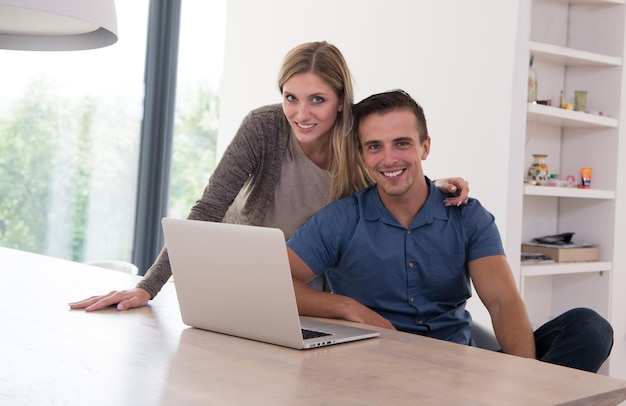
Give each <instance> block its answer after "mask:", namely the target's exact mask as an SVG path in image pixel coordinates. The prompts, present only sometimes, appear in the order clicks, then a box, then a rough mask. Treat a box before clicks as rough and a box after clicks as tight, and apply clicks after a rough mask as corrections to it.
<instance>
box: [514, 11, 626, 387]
mask: <svg viewBox="0 0 626 406" xmlns="http://www.w3.org/2000/svg"><path fill="white" fill-rule="evenodd" d="M530 1H531V2H532V3H531V5H532V7H531V18H530V38H529V41H528V43H527V47H528V55H529V57H530V55H531V54H532V55H533V56H534V64H533V66H534V69H535V71H536V73H537V77H538V83H539V84H538V99H539V100H546V99H549V100H551V102H552V103H551V104H552V105H551V106H547V105H542V104H534V103H528V105H527V110H526V111H525V114H526V143H525V145H526V147H525V151H524V157H525V165H526V166H525V168H528V166H530V164H531V162H532V155H533V154H546V155H548V158H547V163H548V166H549V168H550V170H551V172H553V173H558V175H559V178H560V179H566V177H568V176H574V177H575V179H576V183H579V182H580V168H581V167H583V166H588V167H592V168H593V175H592V180H591V189H580V188H576V187H553V186H533V185H525V186H524V189H523V209H522V230H521V231H522V242H526V241H531V240H532V238H535V237H539V236H543V235H549V234H556V233H563V232H574V233H575V234H574V238H573V241H574V242H590V243H595V244H598V246H599V248H600V260H599V261H596V262H582V263H553V264H540V265H534V264H533V265H520V267H519V270H520V271H519V277H520V289H521V292H522V296H523V298H524V300H525V302H526V304H527V307H528V310H529V314H530V317H531V322H532V323H533V324H534V325H535V326H539V325H541V324H543V323H544V322H546V321H547V320H549V319H550V318H552V317H554V316H556V315H558V314H560V313H562V312H563V311H566V310H568V309H570V308H573V307H581V306H582V307H590V308H592V309H594V310H596V311H597V312H599V313H600V314H601V315H603V316H604V317H606V318H607V319H608V320H609V321H613V320H612V317H613V311H612V310H613V307H614V306H615V305H616V304H617V303H620V299H618V298H616V296H615V292H616V287H615V283H616V281H623V277H622V276H621V275H622V274H623V272H626V269H618V268H617V267H616V266H615V262H616V261H618V262H619V263H620V264H622V263H624V262H625V261H624V260H623V259H621V258H622V257H623V256H624V253H622V252H621V251H620V249H619V247H617V244H616V243H615V241H616V239H619V238H622V237H620V236H622V235H623V234H622V232H621V231H620V230H619V228H618V227H617V225H616V221H617V219H618V218H619V217H620V216H621V214H620V212H619V210H620V207H619V205H618V202H619V199H620V196H621V194H620V192H619V187H618V186H619V185H620V184H624V183H625V180H624V177H626V173H623V174H620V173H619V172H620V170H619V169H620V166H619V162H620V157H623V156H624V152H623V150H624V147H623V146H621V145H620V138H623V136H620V134H622V133H624V129H623V128H622V127H623V124H622V123H621V120H620V112H621V110H622V107H621V105H622V98H623V97H624V90H622V86H623V85H622V83H623V82H624V66H623V54H624V33H625V23H624V21H625V17H626V15H625V4H624V0H569V1H568V0H530ZM575 90H587V91H588V96H587V109H586V112H580V111H571V110H565V109H562V108H559V106H558V105H559V101H560V95H561V91H563V97H564V100H563V103H571V104H574V101H573V95H574V91H575ZM622 144H623V141H622ZM622 159H623V158H622ZM622 172H624V169H622ZM525 175H526V174H525V170H524V173H523V174H522V177H524V178H525ZM622 205H623V204H622ZM618 273H619V274H618ZM616 274H617V276H616ZM622 311H623V310H622ZM622 314H623V313H622ZM617 321H618V320H616V322H617ZM615 345H616V347H617V353H618V354H623V353H624V350H623V348H624V346H625V343H624V338H623V337H617V336H616V344H615ZM614 353H615V350H614ZM601 372H603V373H607V374H610V375H614V376H620V377H624V376H626V363H624V362H623V360H613V357H612V358H611V359H610V360H609V362H608V363H607V364H605V366H604V367H603V369H602V371H601Z"/></svg>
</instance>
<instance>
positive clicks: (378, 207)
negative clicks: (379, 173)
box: [361, 176, 448, 229]
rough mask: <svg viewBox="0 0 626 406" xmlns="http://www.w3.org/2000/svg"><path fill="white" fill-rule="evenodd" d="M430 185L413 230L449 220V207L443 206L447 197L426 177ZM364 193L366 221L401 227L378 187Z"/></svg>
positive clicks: (414, 220)
mask: <svg viewBox="0 0 626 406" xmlns="http://www.w3.org/2000/svg"><path fill="white" fill-rule="evenodd" d="M424 178H425V179H426V182H428V185H429V191H430V193H429V194H428V198H427V199H426V202H424V206H422V208H421V209H420V211H419V212H418V213H417V216H415V219H413V223H412V224H411V229H414V228H417V227H420V226H423V225H426V224H430V223H432V222H433V220H434V219H439V220H446V219H447V218H448V213H447V210H446V209H447V207H446V206H444V204H443V199H444V198H445V195H444V194H443V193H442V192H440V191H439V189H437V187H436V186H435V184H434V183H433V182H432V181H431V180H430V179H429V178H428V177H427V176H425V177H424ZM361 193H362V199H363V205H364V209H363V216H364V218H365V220H366V221H378V220H380V221H382V222H383V223H385V224H389V225H394V226H400V223H399V222H398V221H397V220H396V219H395V218H394V217H393V215H392V214H391V213H390V212H389V210H387V208H386V207H385V206H384V205H383V202H382V201H381V200H380V196H379V194H378V185H373V186H370V187H368V188H367V189H365V190H364V191H363V192H361Z"/></svg>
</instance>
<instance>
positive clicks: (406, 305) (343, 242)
mask: <svg viewBox="0 0 626 406" xmlns="http://www.w3.org/2000/svg"><path fill="white" fill-rule="evenodd" d="M426 181H427V183H428V184H429V185H430V190H429V195H428V199H427V200H426V202H425V204H424V206H423V207H422V209H421V210H420V211H419V213H418V214H417V216H416V217H415V219H414V220H413V223H412V224H411V227H410V228H409V229H406V228H405V227H404V226H402V225H401V224H400V223H399V222H398V221H397V220H396V219H395V218H394V217H393V216H392V215H391V213H390V212H389V211H388V210H387V209H386V208H385V206H384V205H383V204H382V202H381V200H380V197H379V195H378V188H377V186H372V187H369V188H367V189H365V190H363V191H360V192H357V193H355V194H353V195H352V196H350V197H347V198H345V199H341V200H338V201H335V202H333V203H331V204H329V205H328V206H326V207H325V208H323V209H322V210H321V211H320V212H318V213H317V214H316V215H314V216H313V217H312V218H311V219H309V221H307V223H306V224H305V225H304V226H302V227H301V228H300V229H298V230H297V231H296V233H295V234H294V236H293V237H292V238H291V239H290V240H289V241H288V242H287V244H288V245H289V247H291V248H292V249H293V250H294V251H295V252H296V253H297V254H298V256H300V258H302V260H303V261H304V262H305V263H306V264H308V265H309V267H311V269H313V271H314V272H315V273H316V274H321V273H326V277H327V278H328V282H329V284H330V287H331V289H332V290H333V292H335V293H337V294H342V295H346V296H349V297H352V298H354V299H355V300H357V301H359V302H361V303H362V304H364V305H365V306H367V307H369V308H370V309H372V310H374V311H376V312H378V313H379V314H380V315H382V316H383V317H385V318H386V319H388V320H389V321H390V322H391V323H392V324H393V325H394V326H395V327H396V328H397V329H398V330H401V331H406V332H411V333H416V334H421V335H425V336H430V337H435V338H439V339H443V340H447V341H452V342H456V343H461V344H472V341H471V338H470V326H471V316H470V315H469V313H468V312H467V311H466V310H465V304H466V301H467V299H468V298H470V297H471V295H472V290H471V284H470V278H469V273H468V270H467V263H468V262H470V261H473V260H475V259H478V258H482V257H486V256H491V255H504V250H503V248H502V241H501V239H500V234H499V232H498V229H497V227H496V225H495V221H494V217H493V215H491V213H489V212H488V211H487V210H486V209H485V208H484V207H483V206H482V205H481V204H480V203H479V202H478V200H476V199H469V203H468V204H467V205H464V206H460V207H446V206H444V205H443V203H442V202H443V199H444V198H445V197H446V196H445V195H444V194H443V193H441V192H440V191H439V190H438V189H437V188H436V187H435V186H434V185H433V184H432V182H431V181H430V180H429V179H428V178H426Z"/></svg>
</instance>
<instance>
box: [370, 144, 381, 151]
mask: <svg viewBox="0 0 626 406" xmlns="http://www.w3.org/2000/svg"><path fill="white" fill-rule="evenodd" d="M367 149H368V150H369V151H378V150H379V149H380V145H370V146H369V147H367Z"/></svg>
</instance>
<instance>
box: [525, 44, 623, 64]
mask: <svg viewBox="0 0 626 406" xmlns="http://www.w3.org/2000/svg"><path fill="white" fill-rule="evenodd" d="M528 49H529V50H530V52H531V53H532V54H533V55H534V57H535V59H536V60H541V61H544V62H550V63H557V64H560V65H567V66H597V67H619V66H622V58H618V57H616V56H608V55H603V54H597V53H594V52H587V51H581V50H578V49H572V48H566V47H562V46H559V45H552V44H544V43H541V42H534V41H530V42H529V43H528Z"/></svg>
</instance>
